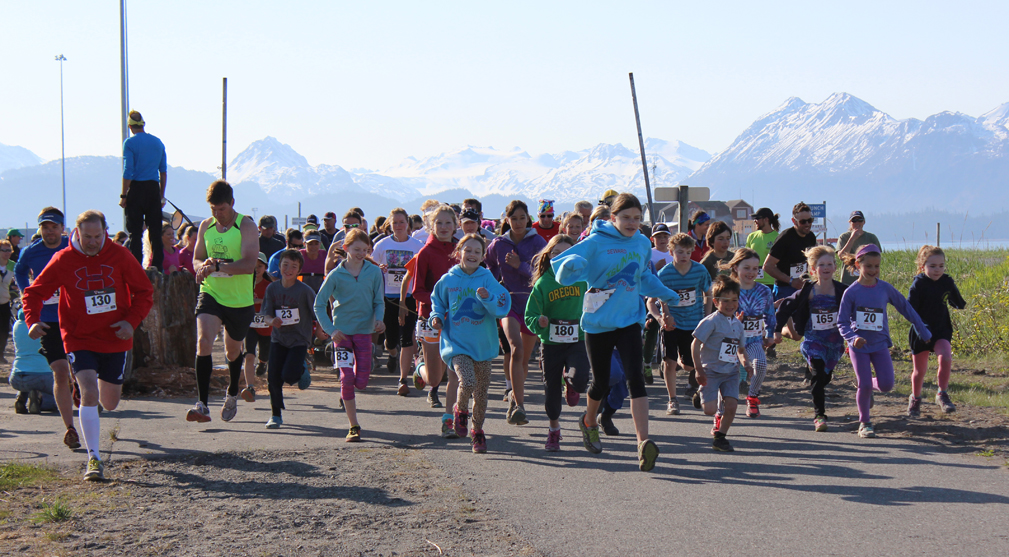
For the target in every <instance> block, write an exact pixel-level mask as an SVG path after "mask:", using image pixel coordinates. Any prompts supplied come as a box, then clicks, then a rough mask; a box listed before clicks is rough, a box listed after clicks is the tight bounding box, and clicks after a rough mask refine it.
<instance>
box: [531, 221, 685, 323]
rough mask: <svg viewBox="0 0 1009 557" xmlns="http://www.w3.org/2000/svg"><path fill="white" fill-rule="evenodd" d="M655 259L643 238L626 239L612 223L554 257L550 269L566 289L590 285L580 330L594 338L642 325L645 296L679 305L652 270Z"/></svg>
mask: <svg viewBox="0 0 1009 557" xmlns="http://www.w3.org/2000/svg"><path fill="white" fill-rule="evenodd" d="M651 260H652V244H651V242H650V241H649V240H648V238H646V237H645V236H644V235H643V234H641V233H638V234H635V235H634V236H631V237H630V238H628V237H627V236H624V235H623V234H621V233H620V231H619V230H617V228H616V227H615V226H613V223H610V222H602V221H597V222H595V223H593V226H592V233H590V234H589V235H588V237H587V238H585V239H584V240H582V241H581V242H578V243H577V244H575V245H574V246H572V247H571V248H569V249H568V250H567V251H565V252H564V253H562V254H561V255H559V256H557V257H555V258H554V259H553V260H552V261H551V262H550V265H551V267H553V270H554V273H555V274H556V276H557V282H558V283H560V284H562V285H565V286H570V285H572V284H575V283H576V282H578V281H586V282H588V285H589V288H590V290H589V292H588V293H586V294H585V304H584V311H583V312H582V320H581V325H582V329H585V332H586V333H593V334H595V333H605V332H607V331H614V330H617V329H622V328H624V327H629V326H630V325H633V324H635V323H638V324H642V325H643V324H644V322H645V314H646V310H645V300H644V298H643V296H648V297H650V298H661V299H662V300H664V301H666V302H667V303H671V302H672V300H679V295H677V294H676V292H673V291H672V290H670V289H668V288H666V287H665V286H663V284H662V281H660V280H659V278H658V277H656V276H655V274H654V273H652V272H651V271H649V270H648V263H649V262H650V261H651ZM590 261H591V262H592V264H591V265H590V264H589V262H590Z"/></svg>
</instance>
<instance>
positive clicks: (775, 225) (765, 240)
mask: <svg viewBox="0 0 1009 557" xmlns="http://www.w3.org/2000/svg"><path fill="white" fill-rule="evenodd" d="M778 218H779V215H778V214H777V213H775V212H772V211H771V210H770V209H768V208H767V207H761V208H760V209H757V212H756V213H753V224H755V225H756V227H757V229H756V230H754V231H753V232H750V234H749V235H748V236H747V237H746V247H748V248H750V249H752V250H753V251H755V252H757V255H758V256H759V257H760V270H759V271H757V282H759V283H760V284H763V285H765V286H767V287H768V288H773V287H774V277H772V276H771V275H768V274H766V273H764V261H765V260H767V254H769V253H771V246H773V245H774V241H775V240H777V239H778V231H779V230H781V223H780V222H778ZM772 293H773V292H772Z"/></svg>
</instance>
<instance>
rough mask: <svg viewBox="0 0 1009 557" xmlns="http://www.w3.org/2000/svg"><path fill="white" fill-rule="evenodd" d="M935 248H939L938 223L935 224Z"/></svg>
mask: <svg viewBox="0 0 1009 557" xmlns="http://www.w3.org/2000/svg"><path fill="white" fill-rule="evenodd" d="M935 247H939V223H938V222H937V223H935Z"/></svg>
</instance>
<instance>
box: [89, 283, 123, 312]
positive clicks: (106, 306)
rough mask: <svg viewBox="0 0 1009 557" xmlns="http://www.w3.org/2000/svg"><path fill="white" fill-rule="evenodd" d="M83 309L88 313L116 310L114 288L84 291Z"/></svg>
mask: <svg viewBox="0 0 1009 557" xmlns="http://www.w3.org/2000/svg"><path fill="white" fill-rule="evenodd" d="M84 309H86V310H87V312H88V315H95V314H98V313H108V312H110V311H116V289H115V288H106V289H104V290H88V291H87V292H85V293H84Z"/></svg>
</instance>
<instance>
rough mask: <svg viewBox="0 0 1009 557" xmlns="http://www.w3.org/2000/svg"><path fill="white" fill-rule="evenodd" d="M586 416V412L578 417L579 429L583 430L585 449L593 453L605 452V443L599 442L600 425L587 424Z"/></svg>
mask: <svg viewBox="0 0 1009 557" xmlns="http://www.w3.org/2000/svg"><path fill="white" fill-rule="evenodd" d="M585 418H586V415H585V414H582V415H581V417H580V418H578V429H580V430H582V443H584V444H585V450H587V451H589V452H590V453H593V454H599V453H601V452H603V444H602V443H600V442H599V426H598V425H597V426H595V427H589V426H587V425H585Z"/></svg>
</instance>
